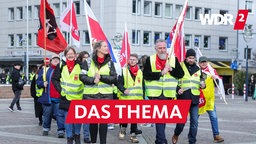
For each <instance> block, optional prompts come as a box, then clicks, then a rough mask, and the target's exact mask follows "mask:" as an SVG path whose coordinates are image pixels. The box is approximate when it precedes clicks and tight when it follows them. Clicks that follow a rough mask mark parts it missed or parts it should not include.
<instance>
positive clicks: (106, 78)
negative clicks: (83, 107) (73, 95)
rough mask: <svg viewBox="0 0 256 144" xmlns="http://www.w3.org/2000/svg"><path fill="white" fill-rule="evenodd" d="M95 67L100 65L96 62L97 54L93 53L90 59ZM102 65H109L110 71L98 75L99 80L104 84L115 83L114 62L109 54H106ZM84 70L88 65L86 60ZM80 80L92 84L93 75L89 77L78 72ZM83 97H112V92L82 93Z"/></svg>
mask: <svg viewBox="0 0 256 144" xmlns="http://www.w3.org/2000/svg"><path fill="white" fill-rule="evenodd" d="M91 60H92V61H93V62H94V63H95V66H96V67H100V66H99V63H98V62H97V56H96V54H93V56H92V59H91ZM103 65H109V68H110V72H109V75H100V81H101V82H104V83H106V84H109V85H112V84H115V83H116V79H117V74H116V69H115V66H114V63H113V62H112V61H111V58H110V55H109V54H108V55H106V57H105V60H104V62H103V63H102V64H101V66H103ZM83 68H84V70H86V71H88V69H89V66H88V62H86V63H85V65H84V67H83ZM80 80H81V81H82V82H83V83H84V84H85V87H86V85H94V77H89V76H88V75H87V74H80ZM84 99H113V94H104V95H103V94H100V93H99V94H96V95H90V94H89V95H86V94H85V95H84Z"/></svg>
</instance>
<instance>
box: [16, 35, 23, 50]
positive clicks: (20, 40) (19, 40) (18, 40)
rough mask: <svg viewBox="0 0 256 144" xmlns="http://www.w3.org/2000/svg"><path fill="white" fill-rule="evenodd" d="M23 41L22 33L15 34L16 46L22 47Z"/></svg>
mask: <svg viewBox="0 0 256 144" xmlns="http://www.w3.org/2000/svg"><path fill="white" fill-rule="evenodd" d="M23 42H24V40H23V37H22V34H17V36H16V46H17V47H22V44H23Z"/></svg>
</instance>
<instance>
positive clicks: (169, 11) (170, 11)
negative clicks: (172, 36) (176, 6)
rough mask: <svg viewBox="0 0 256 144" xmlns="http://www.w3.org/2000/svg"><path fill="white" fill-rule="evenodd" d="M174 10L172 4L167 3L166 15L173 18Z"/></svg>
mask: <svg viewBox="0 0 256 144" xmlns="http://www.w3.org/2000/svg"><path fill="white" fill-rule="evenodd" d="M172 11H173V6H172V4H165V10H164V16H165V17H169V18H171V17H172Z"/></svg>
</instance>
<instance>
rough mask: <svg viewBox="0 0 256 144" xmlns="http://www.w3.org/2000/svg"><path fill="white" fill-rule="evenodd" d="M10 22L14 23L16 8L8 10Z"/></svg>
mask: <svg viewBox="0 0 256 144" xmlns="http://www.w3.org/2000/svg"><path fill="white" fill-rule="evenodd" d="M8 20H9V21H13V20H14V8H9V9H8Z"/></svg>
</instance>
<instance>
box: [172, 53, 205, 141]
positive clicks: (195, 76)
mask: <svg viewBox="0 0 256 144" xmlns="http://www.w3.org/2000/svg"><path fill="white" fill-rule="evenodd" d="M181 67H182V69H183V71H184V73H185V75H184V77H183V78H182V79H180V80H179V85H178V88H177V91H178V96H177V99H178V100H191V105H190V109H189V114H190V115H189V116H190V126H189V133H188V141H189V144H195V143H196V135H197V128H198V108H199V94H200V92H199V89H200V88H205V83H204V79H203V76H202V72H201V70H200V68H199V66H198V65H197V64H196V52H195V51H194V50H193V49H189V50H187V52H186V59H185V61H184V62H181ZM184 126H185V124H176V128H175V130H174V135H173V136H172V143H174V144H176V143H177V141H178V137H179V135H180V134H181V132H182V131H183V129H184Z"/></svg>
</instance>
